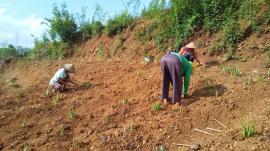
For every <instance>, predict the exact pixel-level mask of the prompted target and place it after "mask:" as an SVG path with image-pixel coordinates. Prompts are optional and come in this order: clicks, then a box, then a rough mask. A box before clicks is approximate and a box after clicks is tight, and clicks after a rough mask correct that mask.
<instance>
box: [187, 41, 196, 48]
mask: <svg viewBox="0 0 270 151" xmlns="http://www.w3.org/2000/svg"><path fill="white" fill-rule="evenodd" d="M185 47H187V48H193V49H195V48H197V47H196V45H195V43H194V42H191V43H189V44H188V45H186V46H185Z"/></svg>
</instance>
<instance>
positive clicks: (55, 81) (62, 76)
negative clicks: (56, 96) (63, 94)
mask: <svg viewBox="0 0 270 151" xmlns="http://www.w3.org/2000/svg"><path fill="white" fill-rule="evenodd" d="M69 73H75V66H74V65H73V64H65V65H64V66H63V68H61V69H59V70H58V71H57V72H56V73H55V74H54V76H53V77H52V79H51V80H50V86H51V88H52V92H53V93H56V92H58V91H63V90H65V89H66V84H67V83H68V82H70V83H72V84H74V85H77V84H76V83H75V82H74V81H71V80H70V77H69Z"/></svg>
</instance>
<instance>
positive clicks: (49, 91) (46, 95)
mask: <svg viewBox="0 0 270 151" xmlns="http://www.w3.org/2000/svg"><path fill="white" fill-rule="evenodd" d="M50 95H51V87H48V88H47V89H46V90H45V92H44V96H45V97H48V96H50Z"/></svg>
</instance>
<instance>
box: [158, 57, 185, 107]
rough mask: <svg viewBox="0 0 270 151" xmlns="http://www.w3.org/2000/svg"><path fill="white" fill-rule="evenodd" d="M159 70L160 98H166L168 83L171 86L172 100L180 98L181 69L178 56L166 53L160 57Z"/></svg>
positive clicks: (175, 100)
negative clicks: (160, 81) (160, 73)
mask: <svg viewBox="0 0 270 151" xmlns="http://www.w3.org/2000/svg"><path fill="white" fill-rule="evenodd" d="M161 70H162V74H163V80H162V94H161V99H167V100H168V95H169V87H170V83H171V84H172V86H173V94H172V102H173V103H176V102H178V101H180V99H181V93H182V78H181V75H182V70H181V63H180V60H179V59H178V57H177V56H176V55H174V54H171V53H167V54H166V55H165V56H163V57H162V58H161Z"/></svg>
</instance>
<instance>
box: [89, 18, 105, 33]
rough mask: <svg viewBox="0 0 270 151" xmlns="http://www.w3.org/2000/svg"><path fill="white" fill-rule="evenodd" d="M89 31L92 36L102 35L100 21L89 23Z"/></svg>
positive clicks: (102, 27)
mask: <svg viewBox="0 0 270 151" xmlns="http://www.w3.org/2000/svg"><path fill="white" fill-rule="evenodd" d="M91 29H92V34H93V36H99V35H101V34H102V31H103V29H104V25H103V24H102V23H101V22H100V21H93V22H92V23H91Z"/></svg>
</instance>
